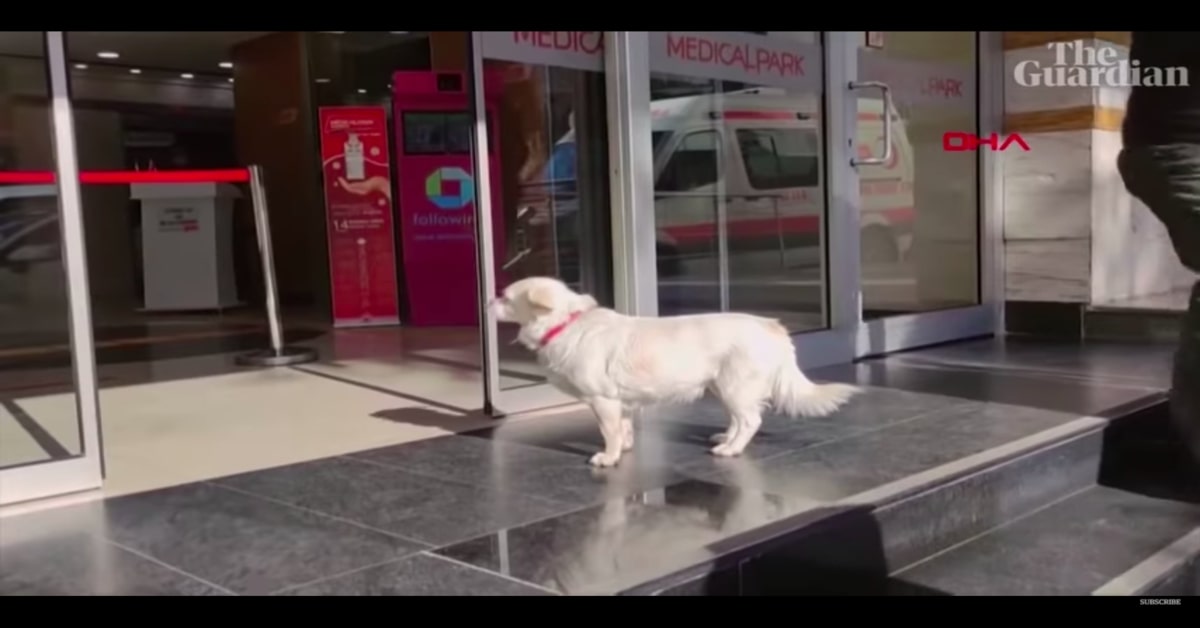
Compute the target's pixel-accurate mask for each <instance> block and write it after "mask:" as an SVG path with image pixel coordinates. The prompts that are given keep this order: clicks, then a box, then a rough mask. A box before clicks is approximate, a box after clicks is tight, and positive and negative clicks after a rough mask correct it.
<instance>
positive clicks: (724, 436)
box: [708, 432, 729, 445]
mask: <svg viewBox="0 0 1200 628" xmlns="http://www.w3.org/2000/svg"><path fill="white" fill-rule="evenodd" d="M708 442H710V443H713V444H716V445H721V444H724V443H728V442H729V432H717V433H716V434H713V435H712V436H709V437H708Z"/></svg>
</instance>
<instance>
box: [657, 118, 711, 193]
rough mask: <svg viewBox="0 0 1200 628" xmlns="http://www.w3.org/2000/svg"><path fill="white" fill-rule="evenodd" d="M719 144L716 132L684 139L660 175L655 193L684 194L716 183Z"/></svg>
mask: <svg viewBox="0 0 1200 628" xmlns="http://www.w3.org/2000/svg"><path fill="white" fill-rule="evenodd" d="M720 140H721V136H720V134H718V133H717V132H716V131H696V132H695V133H689V134H688V135H685V136H684V137H683V139H682V140H680V141H679V144H678V145H676V146H675V152H674V153H672V155H671V160H670V161H668V162H667V165H666V166H665V167H664V168H663V170H662V174H660V175H659V177H658V184H657V185H655V186H654V189H655V191H656V192H684V191H687V190H694V189H696V188H698V187H702V186H705V185H711V184H713V183H716V182H717V176H718V172H719V169H718V168H719V166H718V164H720V161H721V159H720V153H721V150H720V147H719V142H720Z"/></svg>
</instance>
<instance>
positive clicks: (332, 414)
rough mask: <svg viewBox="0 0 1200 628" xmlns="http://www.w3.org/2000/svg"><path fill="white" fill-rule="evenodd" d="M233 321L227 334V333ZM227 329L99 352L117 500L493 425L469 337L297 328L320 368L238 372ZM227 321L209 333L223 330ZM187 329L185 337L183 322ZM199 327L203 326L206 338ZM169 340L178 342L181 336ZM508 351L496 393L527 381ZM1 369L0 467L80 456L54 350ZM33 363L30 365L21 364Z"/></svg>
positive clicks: (243, 345)
mask: <svg viewBox="0 0 1200 628" xmlns="http://www.w3.org/2000/svg"><path fill="white" fill-rule="evenodd" d="M226 327H228V326H226ZM234 327H235V328H236V329H235V330H234V331H230V332H229V333H227V334H225V335H214V334H213V333H210V334H209V335H208V336H205V337H203V338H192V337H191V336H188V337H186V338H185V339H182V340H175V341H171V342H150V341H149V340H151V339H152V338H153V336H154V334H148V335H147V336H146V337H145V338H143V339H142V340H146V342H133V341H124V342H120V343H117V344H115V345H114V346H112V347H106V348H102V349H101V350H100V351H99V354H98V362H99V382H100V385H101V391H100V412H101V417H102V421H103V426H104V441H105V453H106V464H107V471H108V477H107V480H106V484H105V492H106V494H108V495H112V496H116V495H125V494H131V493H136V492H140V491H145V490H151V489H155V488H162V487H166V486H174V485H178V484H183V483H187V482H195V481H200V480H206V479H211V478H215V477H221V476H225V475H231V474H235V473H242V472H246V471H252V470H256V469H265V468H270V467H275V466H280V465H286V464H292V463H296V462H301V461H305V460H313V459H318V458H324V457H328V456H335V455H340V454H345V453H349V452H354V451H362V450H364V449H369V448H372V447H380V446H384V445H389V444H398V443H403V442H410V441H414V440H420V439H425V438H430V437H433V436H439V435H445V434H453V433H457V432H461V431H464V430H469V429H474V428H478V427H481V426H484V425H488V424H491V423H492V419H490V418H487V417H485V416H483V415H482V414H481V412H480V408H481V406H482V402H483V400H482V389H483V384H482V378H481V375H480V372H479V367H478V358H472V357H471V356H472V355H474V354H477V353H478V352H477V351H475V350H474V349H475V347H476V346H477V343H478V338H477V335H476V334H475V333H473V332H472V331H471V330H440V329H419V330H413V329H395V328H389V329H362V330H351V331H335V332H333V333H330V334H326V335H323V336H318V337H314V336H313V334H305V333H300V334H298V336H297V338H296V341H297V342H299V343H301V344H305V345H309V346H313V347H315V348H317V349H318V351H319V354H320V356H321V358H322V359H321V361H319V362H317V363H314V364H307V365H303V366H299V367H295V368H285V369H267V370H258V369H246V368H241V367H237V366H235V365H234V364H233V357H234V356H235V355H237V353H239V352H241V351H245V350H248V349H251V348H254V347H258V346H261V345H262V343H265V338H264V337H263V336H262V334H261V332H254V331H253V330H252V331H251V332H246V331H245V329H244V328H245V327H246V326H245V325H240V326H236V325H235V326H234ZM224 328H225V327H220V328H214V329H217V330H219V329H224ZM188 329H191V327H189V328H188ZM214 329H208V328H201V329H200V331H206V330H207V331H208V332H214ZM173 337H178V334H177V335H176V336H173ZM519 357H520V356H518V355H517V354H516V353H513V355H510V356H507V358H508V359H506V360H505V361H504V363H503V371H502V385H505V386H506V387H515V386H520V385H527V384H528V383H529V382H531V381H536V376H535V375H534V373H535V369H534V368H533V366H532V364H530V363H529V362H528V360H520V359H518V358H519ZM9 360H10V364H9V366H8V368H2V367H3V366H4V365H2V364H0V378H2V379H3V384H2V385H0V465H3V466H10V465H17V464H26V463H32V462H39V461H45V460H49V459H51V458H53V457H66V456H71V455H77V454H78V452H79V451H80V436H79V426H78V421H77V418H76V400H75V396H74V394H73V393H71V392H68V391H69V390H70V388H69V385H70V382H71V375H70V372H69V371H68V370H67V369H65V368H63V367H62V366H55V360H58V361H59V362H61V356H58V357H55V355H48V354H46V353H45V352H43V353H38V354H30V355H27V356H24V355H23V357H21V358H20V360H22V361H19V362H16V363H15V364H11V362H13V361H15V360H17V358H14V357H12V356H10V357H9ZM30 360H32V362H31V361H30Z"/></svg>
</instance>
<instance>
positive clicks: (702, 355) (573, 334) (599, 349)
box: [488, 277, 858, 467]
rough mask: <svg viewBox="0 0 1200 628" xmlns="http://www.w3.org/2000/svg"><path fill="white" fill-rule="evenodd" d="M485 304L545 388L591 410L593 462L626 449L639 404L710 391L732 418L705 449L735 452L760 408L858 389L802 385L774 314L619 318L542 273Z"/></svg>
mask: <svg viewBox="0 0 1200 628" xmlns="http://www.w3.org/2000/svg"><path fill="white" fill-rule="evenodd" d="M488 307H489V308H490V310H491V312H492V314H493V315H494V316H495V317H496V318H497V320H500V321H502V322H511V323H518V324H520V326H521V331H520V334H519V335H518V337H517V340H518V341H519V342H520V343H521V344H523V345H525V346H526V347H528V348H529V349H531V350H533V351H535V352H536V353H537V356H538V361H539V362H540V363H541V364H542V366H543V367H545V369H546V371H547V374H548V379H549V381H550V383H551V384H552V385H554V386H555V387H557V388H558V389H559V390H562V391H563V392H564V393H567V394H569V395H571V396H573V397H576V398H578V399H579V400H581V401H583V402H584V403H587V404H588V405H589V406H591V408H592V410H593V411H594V412H595V413H596V418H597V419H598V420H599V422H600V431H601V433H603V435H604V451H602V452H600V453H598V454H596V455H595V456H593V457H592V459H591V463H592V464H593V465H594V466H597V467H611V466H613V465H616V464H617V462H619V461H620V459H621V454H622V452H624V451H628V450H630V449H632V448H633V421H632V416H633V413H634V412H635V411H636V410H637V409H638V408H639V407H642V406H647V405H654V404H660V403H688V402H692V401H695V400H697V399H699V398H700V397H702V396H703V395H704V393H705V391H709V392H712V393H713V394H714V395H715V396H716V397H717V398H718V399H720V401H721V403H722V404H724V406H725V409H726V410H728V412H729V418H730V423H729V429H728V430H726V431H725V432H722V433H721V434H717V435H716V436H714V438H713V440H714V442H716V443H717V445H716V446H715V447H713V449H712V452H713V453H714V454H716V455H718V456H737V455H740V454H741V453H742V452H743V451H744V450H745V449H746V445H748V444H749V443H750V440H751V439H752V438H754V435H755V433H757V432H758V429H759V427H760V426H761V425H762V411H763V409H764V408H766V407H768V406H769V407H773V408H774V409H775V410H776V411H778V412H782V413H784V414H786V415H789V416H822V415H827V414H830V413H832V412H833V411H835V410H837V409H838V407H840V406H841V405H842V404H844V403H845V402H846V401H847V400H849V399H850V397H851V396H852V395H853V394H854V393H855V392H857V390H858V389H857V388H855V387H854V386H850V385H846V384H824V385H817V384H814V383H813V382H811V381H809V379H808V378H807V377H805V376H804V373H802V372H801V371H800V367H799V366H798V365H797V364H796V350H795V347H793V346H792V340H791V338H790V337H789V336H788V333H787V329H785V328H784V327H783V325H781V324H780V323H779V321H776V320H772V319H767V318H761V317H758V316H751V315H749V314H733V313H721V314H696V315H690V316H672V317H664V318H644V317H633V316H625V315H623V314H618V313H617V312H614V311H613V310H610V309H607V308H602V307H599V306H598V305H597V303H596V300H595V299H593V298H592V297H590V296H588V295H585V294H578V293H576V292H574V291H572V290H571V289H570V288H568V287H567V286H566V284H564V283H562V282H561V281H558V280H557V279H551V278H547V277H531V278H528V279H522V280H520V281H517V282H516V283H514V284H512V285H510V286H509V287H508V288H506V289H505V290H504V296H502V297H499V298H496V299H493V300H492V301H491V302H490V303H489V304H488Z"/></svg>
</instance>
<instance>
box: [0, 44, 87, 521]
mask: <svg viewBox="0 0 1200 628" xmlns="http://www.w3.org/2000/svg"><path fill="white" fill-rule="evenodd" d="M44 36H45V50H46V66H47V75H48V77H49V79H50V80H49V84H50V114H51V115H50V121H51V133H52V137H53V145H54V160H55V171H56V173H57V177H56V179H57V182H58V208H59V209H58V215H59V224H60V225H61V226H62V251H63V266H64V269H65V271H66V272H65V276H66V279H67V304H68V309H69V323H70V325H69V331H70V340H71V342H70V344H71V362H72V376H73V380H74V385H75V395H76V410H77V417H78V420H79V425H80V436H81V438H80V441H81V448H82V451H81V453H80V455H79V456H75V457H71V458H67V459H65V460H52V461H48V462H41V463H32V464H27V465H23V466H18V467H13V468H10V469H3V470H0V506H7V505H11V504H15V503H20V502H27V501H31V500H35V499H42V498H46V497H55V496H59V495H64V494H68V493H76V492H80V491H87V490H92V489H98V488H100V486H101V485H102V484H103V481H104V452H103V450H102V446H101V435H100V404H99V398H98V392H97V383H96V355H95V344H94V340H93V337H92V312H91V296H90V295H91V293H90V291H89V289H88V269H87V251H86V248H85V246H84V234H83V211H82V202H81V198H80V190H79V164H78V160H77V157H76V144H75V119H74V113H73V112H72V110H71V94H70V81H69V74H68V67H67V66H68V64H67V54H66V36H65V33H64V32H63V31H46V32H45V33H44Z"/></svg>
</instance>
